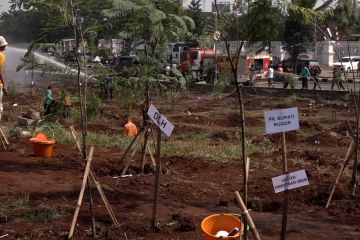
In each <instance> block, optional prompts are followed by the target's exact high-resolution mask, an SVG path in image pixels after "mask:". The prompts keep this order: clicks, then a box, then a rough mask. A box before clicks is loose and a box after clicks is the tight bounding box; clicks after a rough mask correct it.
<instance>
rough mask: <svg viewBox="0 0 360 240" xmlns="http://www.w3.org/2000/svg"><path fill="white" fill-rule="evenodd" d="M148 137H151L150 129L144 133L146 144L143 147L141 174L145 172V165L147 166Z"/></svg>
mask: <svg viewBox="0 0 360 240" xmlns="http://www.w3.org/2000/svg"><path fill="white" fill-rule="evenodd" d="M148 138H149V132H148V130H146V133H145V135H144V145H143V146H142V149H141V166H140V168H141V174H144V167H145V154H146V149H147V146H148Z"/></svg>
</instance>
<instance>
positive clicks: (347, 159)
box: [325, 140, 356, 208]
mask: <svg viewBox="0 0 360 240" xmlns="http://www.w3.org/2000/svg"><path fill="white" fill-rule="evenodd" d="M355 150H356V143H355V141H354V140H352V141H351V143H350V146H349V148H348V150H347V152H346V155H345V159H344V162H343V164H342V165H341V168H340V171H339V173H338V175H337V177H336V179H335V182H334V184H333V187H332V189H331V193H330V196H329V198H328V200H327V202H326V206H325V208H328V207H329V205H330V202H331V199H332V197H333V195H334V193H335V188H336V184H337V183H338V182H339V180H340V177H341V175H342V173H343V172H344V170H345V168H346V166H347V165H348V163H349V162H350V160H351V158H352V156H353V155H354V153H355Z"/></svg>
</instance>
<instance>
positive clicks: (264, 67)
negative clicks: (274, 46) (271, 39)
mask: <svg viewBox="0 0 360 240" xmlns="http://www.w3.org/2000/svg"><path fill="white" fill-rule="evenodd" d="M246 59H247V65H248V68H249V69H253V70H255V71H256V75H255V78H256V79H261V78H264V77H265V75H266V73H267V72H268V71H269V67H270V63H271V61H272V57H271V55H270V54H269V53H267V52H262V53H258V54H248V56H247V58H246Z"/></svg>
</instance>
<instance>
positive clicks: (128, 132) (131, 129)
mask: <svg viewBox="0 0 360 240" xmlns="http://www.w3.org/2000/svg"><path fill="white" fill-rule="evenodd" d="M123 134H124V136H127V137H135V136H136V135H137V134H138V130H137V127H136V125H135V124H134V123H133V122H131V117H130V115H128V116H127V123H126V124H125V125H124V130H123Z"/></svg>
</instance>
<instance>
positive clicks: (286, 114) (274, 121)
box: [264, 107, 299, 134]
mask: <svg viewBox="0 0 360 240" xmlns="http://www.w3.org/2000/svg"><path fill="white" fill-rule="evenodd" d="M264 115H265V128H266V133H268V134H270V133H279V132H288V131H293V130H297V129H299V113H298V108H297V107H294V108H286V109H279V110H274V111H265V114H264Z"/></svg>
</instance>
